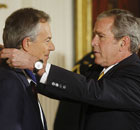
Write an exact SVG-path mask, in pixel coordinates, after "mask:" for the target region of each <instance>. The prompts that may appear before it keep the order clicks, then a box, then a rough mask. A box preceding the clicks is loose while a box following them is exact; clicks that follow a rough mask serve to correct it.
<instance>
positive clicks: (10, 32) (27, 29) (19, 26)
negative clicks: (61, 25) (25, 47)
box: [3, 8, 50, 48]
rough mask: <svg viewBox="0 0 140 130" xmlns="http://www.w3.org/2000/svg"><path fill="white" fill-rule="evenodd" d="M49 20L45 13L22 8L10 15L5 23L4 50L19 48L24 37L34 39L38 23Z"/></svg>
mask: <svg viewBox="0 0 140 130" xmlns="http://www.w3.org/2000/svg"><path fill="white" fill-rule="evenodd" d="M49 20H50V18H49V15H48V14H46V13H45V12H43V11H41V10H37V9H33V8H22V9H19V10H17V11H15V12H14V13H12V14H11V15H10V16H9V17H8V18H7V19H6V22H5V27H4V30H3V42H4V47H6V48H21V44H22V41H23V40H24V38H25V37H30V39H31V41H33V40H35V39H36V36H37V34H38V30H39V23H40V22H41V23H45V22H48V21H49Z"/></svg>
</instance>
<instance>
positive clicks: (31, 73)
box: [25, 69, 36, 83]
mask: <svg viewBox="0 0 140 130" xmlns="http://www.w3.org/2000/svg"><path fill="white" fill-rule="evenodd" d="M25 72H26V74H27V75H28V76H29V77H30V78H31V79H32V80H33V81H34V82H35V83H36V77H35V75H34V74H33V72H32V71H31V70H27V69H25Z"/></svg>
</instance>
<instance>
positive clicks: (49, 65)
mask: <svg viewBox="0 0 140 130" xmlns="http://www.w3.org/2000/svg"><path fill="white" fill-rule="evenodd" d="M50 68H51V64H50V63H47V65H46V68H45V71H46V72H44V74H43V75H42V77H41V79H40V83H42V84H45V83H46V82H47V78H48V75H49V72H50Z"/></svg>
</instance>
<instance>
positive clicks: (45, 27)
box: [38, 22, 51, 35]
mask: <svg viewBox="0 0 140 130" xmlns="http://www.w3.org/2000/svg"><path fill="white" fill-rule="evenodd" d="M38 34H40V35H43V34H45V35H51V29H50V25H49V23H48V22H45V23H39V32H38Z"/></svg>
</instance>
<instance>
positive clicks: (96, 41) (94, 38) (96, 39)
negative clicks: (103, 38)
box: [91, 35, 98, 47]
mask: <svg viewBox="0 0 140 130" xmlns="http://www.w3.org/2000/svg"><path fill="white" fill-rule="evenodd" d="M91 45H92V47H94V46H97V45H98V37H97V35H95V36H94V37H93V39H92V43H91Z"/></svg>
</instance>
